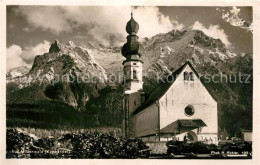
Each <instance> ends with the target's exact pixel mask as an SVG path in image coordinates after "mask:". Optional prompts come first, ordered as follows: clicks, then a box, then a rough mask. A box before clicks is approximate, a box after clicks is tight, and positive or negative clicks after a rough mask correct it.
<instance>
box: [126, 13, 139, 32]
mask: <svg viewBox="0 0 260 165" xmlns="http://www.w3.org/2000/svg"><path fill="white" fill-rule="evenodd" d="M125 29H126V32H127V33H128V34H136V33H137V32H138V30H139V24H138V23H137V22H136V21H135V20H134V18H133V13H131V19H130V20H129V21H128V22H127V24H126V28H125Z"/></svg>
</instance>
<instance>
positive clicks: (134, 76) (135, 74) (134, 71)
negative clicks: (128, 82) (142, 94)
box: [133, 69, 137, 79]
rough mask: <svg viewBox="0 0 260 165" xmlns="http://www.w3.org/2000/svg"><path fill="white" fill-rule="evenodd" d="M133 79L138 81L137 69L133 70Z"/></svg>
mask: <svg viewBox="0 0 260 165" xmlns="http://www.w3.org/2000/svg"><path fill="white" fill-rule="evenodd" d="M133 79H137V73H136V70H135V69H134V70H133Z"/></svg>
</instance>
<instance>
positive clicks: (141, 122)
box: [135, 103, 159, 137]
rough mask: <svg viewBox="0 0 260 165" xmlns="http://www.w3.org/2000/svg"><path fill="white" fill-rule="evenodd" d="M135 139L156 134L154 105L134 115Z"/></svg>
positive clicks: (155, 109) (156, 107)
mask: <svg viewBox="0 0 260 165" xmlns="http://www.w3.org/2000/svg"><path fill="white" fill-rule="evenodd" d="M135 124H136V125H135V132H136V137H141V136H146V135H152V134H156V133H158V128H159V127H158V106H157V105H156V104H155V103H154V104H152V105H151V106H149V107H148V108H146V109H145V110H143V111H141V112H139V113H138V114H136V115H135Z"/></svg>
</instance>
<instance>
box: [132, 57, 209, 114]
mask: <svg viewBox="0 0 260 165" xmlns="http://www.w3.org/2000/svg"><path fill="white" fill-rule="evenodd" d="M187 65H189V67H190V68H191V69H192V71H193V72H194V73H195V75H196V76H197V77H199V74H198V72H197V71H196V70H195V69H194V67H193V66H192V65H191V63H190V62H189V61H186V62H185V63H184V64H183V65H182V66H181V67H180V68H179V69H177V70H176V71H174V72H173V73H172V76H169V78H174V79H173V80H169V81H166V80H165V81H164V82H162V83H160V84H159V85H158V86H157V87H156V88H155V89H153V90H152V92H151V93H150V94H149V95H148V97H147V99H146V100H145V102H144V103H143V104H142V105H141V106H140V107H139V108H138V109H136V111H135V112H134V113H135V114H137V113H139V112H141V111H142V110H144V109H145V108H147V107H149V106H150V105H152V104H153V103H155V102H156V101H157V100H159V99H160V98H161V97H162V96H163V95H164V94H165V93H166V92H167V90H168V89H169V88H170V87H171V85H172V84H173V83H174V82H175V80H176V79H177V77H178V76H179V74H180V73H181V72H182V71H183V69H184V68H185V67H186V66H187ZM202 84H203V83H202ZM206 89H207V88H206ZM212 98H213V97H212ZM213 99H214V98H213Z"/></svg>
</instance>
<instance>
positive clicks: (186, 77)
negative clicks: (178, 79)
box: [183, 72, 189, 80]
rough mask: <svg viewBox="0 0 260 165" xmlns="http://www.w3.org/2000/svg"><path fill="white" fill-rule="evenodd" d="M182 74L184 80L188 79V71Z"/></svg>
mask: <svg viewBox="0 0 260 165" xmlns="http://www.w3.org/2000/svg"><path fill="white" fill-rule="evenodd" d="M183 76H184V80H189V73H188V72H184V74H183Z"/></svg>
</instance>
